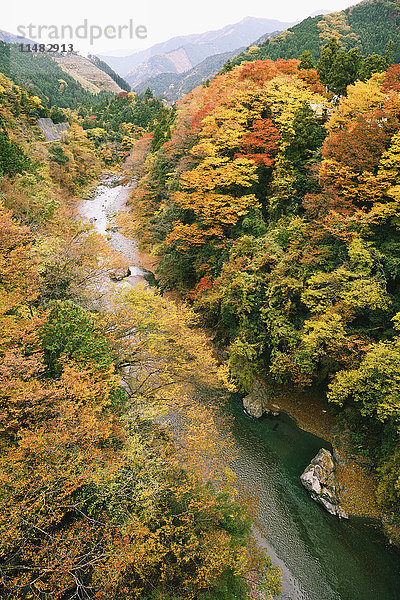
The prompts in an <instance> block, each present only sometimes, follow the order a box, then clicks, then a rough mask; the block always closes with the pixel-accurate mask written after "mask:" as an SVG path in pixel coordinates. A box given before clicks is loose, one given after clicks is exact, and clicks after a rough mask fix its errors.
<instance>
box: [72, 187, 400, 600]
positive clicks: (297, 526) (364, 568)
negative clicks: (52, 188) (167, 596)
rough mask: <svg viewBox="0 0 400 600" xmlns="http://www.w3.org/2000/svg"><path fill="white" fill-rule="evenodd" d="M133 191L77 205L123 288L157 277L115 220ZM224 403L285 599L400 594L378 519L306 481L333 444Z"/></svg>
mask: <svg viewBox="0 0 400 600" xmlns="http://www.w3.org/2000/svg"><path fill="white" fill-rule="evenodd" d="M129 192H130V188H129V187H128V186H123V185H121V183H119V182H118V180H116V179H115V178H113V177H111V178H109V179H108V180H104V181H103V182H102V184H101V185H99V187H98V188H97V192H96V194H95V195H94V197H93V198H92V199H90V200H85V201H83V202H82V203H81V205H80V207H79V214H80V216H81V217H82V218H83V219H85V220H90V221H91V222H92V223H93V225H94V227H95V229H96V230H97V231H98V232H99V233H101V234H102V235H108V236H109V241H110V244H111V245H112V247H113V248H114V249H115V250H118V251H120V252H122V253H123V254H124V256H125V257H126V259H127V260H128V262H129V264H130V271H131V275H130V276H129V277H126V278H125V279H124V280H123V281H122V282H120V283H114V284H112V285H113V286H115V287H116V288H117V289H118V288H119V289H120V288H121V287H124V286H129V285H137V283H138V281H141V282H148V281H150V282H151V279H152V273H151V272H150V271H148V270H147V269H145V268H144V264H145V265H146V266H148V261H147V260H145V255H142V254H141V253H140V252H139V251H138V247H137V244H136V243H135V242H134V241H132V240H130V239H128V238H126V237H124V236H123V235H122V234H121V233H120V232H119V231H118V230H117V228H115V227H113V219H114V215H115V213H116V212H117V211H118V210H123V209H125V207H126V201H127V199H128V197H129ZM110 226H111V227H112V229H110ZM110 285H111V284H110ZM215 402H216V403H217V402H218V398H215ZM221 410H223V411H227V413H228V414H229V416H233V417H234V418H233V419H232V434H233V436H234V439H235V442H236V448H237V454H238V457H237V459H236V460H235V461H234V463H233V465H232V468H233V470H234V471H235V472H236V474H237V476H238V479H239V480H240V482H241V484H242V485H245V486H246V487H248V488H249V489H251V490H252V491H253V492H255V493H256V495H257V498H258V521H259V522H258V524H257V531H258V532H259V534H258V535H259V538H260V543H261V544H262V545H263V546H265V547H266V548H267V550H268V552H269V554H270V556H271V558H272V560H273V562H274V564H277V565H279V566H280V567H281V569H282V573H283V581H282V587H283V592H282V594H281V595H280V596H279V600H400V553H399V552H398V551H397V550H395V549H393V548H391V547H390V546H389V545H388V543H387V542H386V540H385V539H384V537H383V536H382V535H381V534H380V532H379V531H378V530H377V529H376V528H375V527H374V526H373V524H372V523H368V522H367V521H365V520H362V519H357V518H351V519H350V520H349V521H339V520H338V519H337V518H336V517H333V516H332V515H330V514H328V513H327V512H325V511H324V509H323V508H322V507H320V506H319V505H317V504H316V503H315V502H313V501H312V500H311V499H310V497H309V496H308V495H307V493H306V492H305V490H304V489H303V487H302V486H301V484H300V480H299V476H300V474H301V473H302V471H303V470H304V468H305V466H306V465H307V464H308V463H309V462H310V460H311V459H312V458H313V457H314V456H315V454H316V453H317V452H318V450H319V449H320V448H321V447H325V448H328V449H329V448H330V445H329V443H327V442H325V441H324V440H322V439H320V438H318V437H316V436H314V435H312V434H310V433H307V432H305V431H303V430H301V429H299V428H298V427H297V426H296V424H295V422H294V421H293V420H291V419H290V418H289V417H288V416H287V415H285V414H281V415H280V416H279V417H275V418H263V419H261V420H259V421H256V420H254V419H252V418H250V417H248V416H247V415H246V414H245V413H244V411H243V409H242V405H241V402H240V399H239V398H237V397H235V396H232V398H231V399H230V401H229V403H228V404H227V405H226V406H224V407H223V408H221Z"/></svg>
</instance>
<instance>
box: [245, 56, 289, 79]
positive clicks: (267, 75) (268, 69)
mask: <svg viewBox="0 0 400 600" xmlns="http://www.w3.org/2000/svg"><path fill="white" fill-rule="evenodd" d="M299 64H300V61H299V60H296V59H291V60H284V59H278V60H276V61H273V60H269V59H268V60H256V61H254V62H250V63H246V64H244V65H243V66H242V67H241V70H240V75H239V81H244V80H248V79H249V80H250V81H253V82H254V83H258V84H260V85H261V84H263V83H265V82H266V81H269V80H270V79H273V78H274V77H276V76H277V75H279V74H282V73H285V74H286V75H291V74H293V73H296V72H297V67H298V65H299Z"/></svg>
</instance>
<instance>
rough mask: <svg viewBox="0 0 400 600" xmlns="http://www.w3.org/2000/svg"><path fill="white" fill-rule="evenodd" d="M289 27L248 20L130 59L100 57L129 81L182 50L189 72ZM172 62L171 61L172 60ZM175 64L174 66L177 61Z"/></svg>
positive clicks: (176, 40) (148, 73) (182, 38)
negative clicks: (216, 56) (152, 60)
mask: <svg viewBox="0 0 400 600" xmlns="http://www.w3.org/2000/svg"><path fill="white" fill-rule="evenodd" d="M288 25H291V24H290V23H283V22H280V21H275V20H272V19H256V18H253V17H246V18H245V19H243V20H242V21H240V22H239V23H235V24H233V25H227V26H226V27H223V28H222V29H217V30H215V31H207V32H206V33H198V34H197V33H196V34H192V35H187V36H180V37H175V38H172V39H170V40H168V41H166V42H163V43H160V44H156V45H155V46H152V47H151V48H148V49H147V50H143V51H142V52H136V53H134V54H131V55H130V56H123V57H115V56H100V58H101V59H103V60H105V62H106V63H107V64H109V65H110V66H111V67H112V68H113V69H114V70H115V71H116V72H117V73H119V74H120V75H122V77H126V76H128V75H129V74H130V73H133V72H134V69H136V67H138V66H139V65H143V64H144V63H146V61H147V60H148V59H149V58H150V57H153V56H161V57H163V56H165V55H168V54H169V53H170V52H173V51H174V50H179V49H180V48H182V49H183V50H184V51H185V53H186V55H187V57H188V59H189V61H190V66H189V67H188V69H186V70H189V69H190V68H191V67H194V66H195V65H198V64H199V63H201V62H202V61H203V60H204V59H205V58H207V57H208V56H212V55H214V54H220V53H222V52H229V51H232V50H235V49H236V48H240V47H241V46H247V45H248V44H250V43H251V42H253V41H254V40H256V39H258V38H259V37H260V36H261V35H263V34H265V33H266V32H272V31H282V30H283V29H286V28H287V27H288ZM169 58H170V59H171V57H169ZM172 62H174V61H173V59H172ZM174 64H175V63H174ZM143 68H144V67H143ZM167 68H169V69H170V70H169V71H164V72H170V73H171V72H172V73H179V72H180V71H179V70H178V69H177V68H174V67H171V65H170V64H169V63H168V65H167ZM171 69H172V70H171ZM160 72H162V71H157V72H156V73H154V72H152V71H146V72H144V71H143V75H142V80H143V79H145V78H147V77H151V76H153V75H158V74H159V73H160ZM138 83H139V82H138V81H137V82H136V85H137V84H138Z"/></svg>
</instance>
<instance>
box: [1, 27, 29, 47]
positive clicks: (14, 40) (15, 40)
mask: <svg viewBox="0 0 400 600" xmlns="http://www.w3.org/2000/svg"><path fill="white" fill-rule="evenodd" d="M0 40H1V41H3V42H6V43H7V44H32V43H33V42H32V40H28V39H27V38H23V37H18V36H16V35H14V34H13V33H9V32H8V31H3V29H0Z"/></svg>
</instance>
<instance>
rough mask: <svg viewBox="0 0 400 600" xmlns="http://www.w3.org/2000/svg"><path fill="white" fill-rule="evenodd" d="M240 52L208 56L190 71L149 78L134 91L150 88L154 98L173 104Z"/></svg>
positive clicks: (240, 49) (212, 75) (140, 91)
mask: <svg viewBox="0 0 400 600" xmlns="http://www.w3.org/2000/svg"><path fill="white" fill-rule="evenodd" d="M242 50H243V48H238V49H237V50H233V51H232V52H223V53H222V54H215V55H214V56H209V57H208V58H206V59H205V60H203V61H202V62H201V63H200V64H198V65H196V66H195V67H193V68H192V69H190V71H186V72H184V73H161V74H160V75H157V76H156V77H150V78H148V79H145V80H144V81H142V82H141V83H140V84H139V85H138V86H137V87H135V91H136V92H138V93H143V92H144V91H145V90H146V88H150V89H151V91H152V92H153V94H154V95H155V96H156V97H160V98H162V99H164V100H167V102H169V103H170V104H173V103H174V102H175V101H176V100H178V98H181V97H182V96H184V95H185V94H187V93H188V92H190V91H191V90H193V89H194V88H195V87H197V86H198V85H201V84H202V83H203V82H204V81H207V79H212V78H213V77H215V75H216V74H217V73H218V72H219V71H220V70H221V69H222V67H223V66H224V64H225V63H226V61H227V60H229V59H231V58H233V57H234V56H236V54H238V52H241V51H242Z"/></svg>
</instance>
